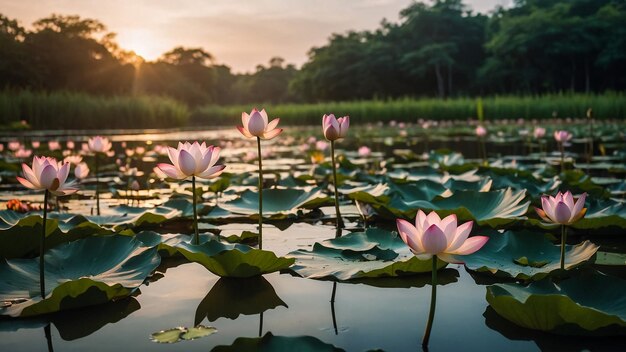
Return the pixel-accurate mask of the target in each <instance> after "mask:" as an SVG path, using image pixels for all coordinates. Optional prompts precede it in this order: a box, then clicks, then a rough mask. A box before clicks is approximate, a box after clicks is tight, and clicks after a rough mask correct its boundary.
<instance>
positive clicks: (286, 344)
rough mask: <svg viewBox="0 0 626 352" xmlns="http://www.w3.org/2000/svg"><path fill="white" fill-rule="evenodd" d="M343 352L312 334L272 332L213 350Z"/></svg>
mask: <svg viewBox="0 0 626 352" xmlns="http://www.w3.org/2000/svg"><path fill="white" fill-rule="evenodd" d="M235 351H236V352H276V351H298V352H341V351H344V350H343V349H341V348H337V347H335V346H333V345H329V344H327V343H324V342H322V341H320V340H318V339H317V338H315V337H312V336H297V337H286V336H274V335H272V333H271V332H268V333H266V334H265V335H263V337H239V338H237V339H236V340H235V342H233V344H232V345H230V346H216V347H215V348H213V349H212V350H211V352H235Z"/></svg>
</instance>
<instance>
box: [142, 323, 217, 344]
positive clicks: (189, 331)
mask: <svg viewBox="0 0 626 352" xmlns="http://www.w3.org/2000/svg"><path fill="white" fill-rule="evenodd" d="M216 332H217V329H216V328H214V327H212V326H204V325H197V326H195V327H192V328H186V327H182V326H179V327H176V328H173V329H167V330H162V331H158V332H155V333H153V334H152V335H151V338H152V341H154V342H156V343H176V342H179V341H189V340H196V339H199V338H201V337H206V336H209V335H213V334H215V333H216Z"/></svg>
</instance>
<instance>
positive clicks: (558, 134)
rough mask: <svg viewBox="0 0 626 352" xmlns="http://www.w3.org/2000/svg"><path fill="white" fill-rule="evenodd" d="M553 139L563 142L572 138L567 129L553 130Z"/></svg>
mask: <svg viewBox="0 0 626 352" xmlns="http://www.w3.org/2000/svg"><path fill="white" fill-rule="evenodd" d="M554 139H555V140H556V141H557V142H559V143H565V142H567V141H569V140H570V139H572V134H571V133H569V132H567V131H554Z"/></svg>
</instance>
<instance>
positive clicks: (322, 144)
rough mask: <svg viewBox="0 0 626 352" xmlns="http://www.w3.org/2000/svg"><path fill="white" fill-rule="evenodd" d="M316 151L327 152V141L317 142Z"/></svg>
mask: <svg viewBox="0 0 626 352" xmlns="http://www.w3.org/2000/svg"><path fill="white" fill-rule="evenodd" d="M315 149H317V150H321V151H325V150H326V149H328V142H326V141H317V142H315Z"/></svg>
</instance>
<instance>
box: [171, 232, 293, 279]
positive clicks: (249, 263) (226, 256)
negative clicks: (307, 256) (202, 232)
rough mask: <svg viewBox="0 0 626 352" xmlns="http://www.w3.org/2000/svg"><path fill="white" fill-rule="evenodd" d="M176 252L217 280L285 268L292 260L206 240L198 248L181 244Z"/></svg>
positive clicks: (249, 248)
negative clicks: (213, 275) (211, 274)
mask: <svg viewBox="0 0 626 352" xmlns="http://www.w3.org/2000/svg"><path fill="white" fill-rule="evenodd" d="M175 248H176V250H177V251H178V252H179V253H180V254H182V255H183V256H184V257H185V258H187V260H189V261H192V262H195V263H198V264H201V265H202V266H204V267H205V268H207V269H208V270H209V271H210V272H212V273H213V274H215V275H218V276H221V277H237V278H246V277H252V276H257V275H263V274H269V273H273V272H275V271H279V270H283V269H287V268H289V267H290V266H291V265H292V264H293V263H294V259H292V258H284V257H277V256H276V254H274V252H271V251H265V250H260V249H255V248H252V247H250V246H246V245H243V244H234V245H233V244H223V243H220V242H218V241H208V242H204V243H201V244H200V245H193V244H190V243H188V242H181V243H179V244H177V245H176V246H175Z"/></svg>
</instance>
